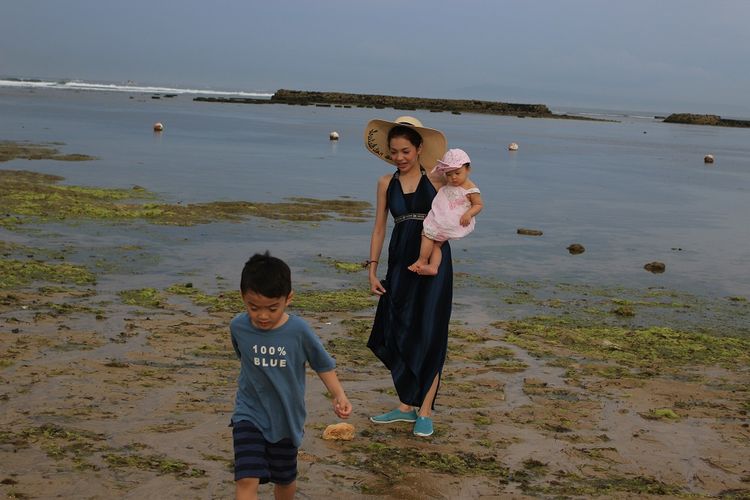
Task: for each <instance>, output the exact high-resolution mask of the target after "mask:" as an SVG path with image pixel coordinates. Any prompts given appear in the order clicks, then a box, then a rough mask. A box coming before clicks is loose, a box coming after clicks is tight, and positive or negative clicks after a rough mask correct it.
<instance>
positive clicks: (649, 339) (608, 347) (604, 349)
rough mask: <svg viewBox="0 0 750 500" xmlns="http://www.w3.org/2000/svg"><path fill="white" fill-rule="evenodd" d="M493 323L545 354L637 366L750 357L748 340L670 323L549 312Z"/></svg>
mask: <svg viewBox="0 0 750 500" xmlns="http://www.w3.org/2000/svg"><path fill="white" fill-rule="evenodd" d="M493 325H494V326H497V327H499V328H504V329H505V330H506V331H507V332H508V335H507V336H506V339H505V340H507V341H508V342H511V343H514V344H516V345H519V346H520V347H523V348H525V349H528V350H530V351H531V352H535V353H537V354H542V355H545V354H546V355H549V354H552V352H554V351H558V350H560V349H565V350H569V351H572V352H574V353H576V354H579V355H582V356H584V357H587V358H590V359H596V360H613V361H617V362H620V363H622V364H624V365H626V366H630V367H634V368H653V367H677V366H680V365H704V366H705V365H722V366H729V367H732V366H742V365H743V364H748V363H750V340H747V339H742V338H735V337H716V336H712V335H708V334H705V333H697V332H688V331H679V330H674V329H672V328H668V327H648V328H630V327H625V326H610V325H602V324H594V325H581V324H578V323H576V322H574V321H572V320H570V319H563V318H551V317H532V318H527V319H524V320H516V321H505V322H502V321H501V322H496V323H494V324H493Z"/></svg>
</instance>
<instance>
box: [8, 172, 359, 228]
mask: <svg viewBox="0 0 750 500" xmlns="http://www.w3.org/2000/svg"><path fill="white" fill-rule="evenodd" d="M62 180H63V178H62V177H59V176H56V175H49V174H39V173H35V172H28V171H23V170H0V212H2V213H3V214H5V216H4V217H2V218H0V226H5V227H14V226H16V225H18V224H23V223H24V222H30V221H38V222H47V221H53V220H54V221H64V220H79V219H93V220H133V219H141V220H145V221H147V222H150V223H152V224H168V225H178V226H192V225H196V224H207V223H210V222H215V221H221V220H226V221H239V220H242V219H243V218H246V217H249V216H252V217H262V218H266V219H274V220H286V221H294V222H320V221H326V220H340V221H345V222H364V221H367V220H369V218H370V213H369V211H370V208H371V206H372V205H371V204H370V203H369V202H366V201H356V200H349V199H334V200H318V199H313V198H287V199H286V201H283V202H277V203H270V202H268V203H261V202H258V203H255V202H247V201H216V202H208V203H195V204H185V205H183V204H168V203H158V202H154V201H151V202H148V203H134V201H136V200H153V199H154V198H155V195H154V194H153V193H150V192H148V191H146V190H145V189H144V188H142V187H139V186H135V187H133V188H132V189H105V188H93V187H81V186H66V185H60V184H59V182H60V181H62ZM126 201H130V203H126Z"/></svg>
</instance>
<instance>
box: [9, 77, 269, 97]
mask: <svg viewBox="0 0 750 500" xmlns="http://www.w3.org/2000/svg"><path fill="white" fill-rule="evenodd" d="M0 87H17V88H48V89H62V90H65V89H67V90H93V91H104V92H131V93H142V94H197V95H215V96H234V97H271V96H272V95H273V94H272V93H267V92H244V91H231V90H211V89H191V88H177V87H159V86H144V85H138V84H135V83H132V84H117V83H96V82H86V81H81V80H71V81H58V82H52V81H40V80H22V79H18V80H16V79H13V80H4V79H0Z"/></svg>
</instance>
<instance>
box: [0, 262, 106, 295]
mask: <svg viewBox="0 0 750 500" xmlns="http://www.w3.org/2000/svg"><path fill="white" fill-rule="evenodd" d="M37 281H44V282H48V283H73V284H76V285H92V284H94V283H96V276H94V275H93V274H92V273H91V272H90V271H89V270H88V269H86V268H85V267H83V266H77V265H73V264H48V263H46V262H39V261H36V260H17V259H0V289H2V288H17V287H23V286H26V285H29V284H31V283H33V282H37Z"/></svg>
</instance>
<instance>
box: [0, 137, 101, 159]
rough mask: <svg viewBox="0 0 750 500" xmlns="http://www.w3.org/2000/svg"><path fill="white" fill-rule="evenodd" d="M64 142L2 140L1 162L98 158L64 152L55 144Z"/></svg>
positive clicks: (0, 147)
mask: <svg viewBox="0 0 750 500" xmlns="http://www.w3.org/2000/svg"><path fill="white" fill-rule="evenodd" d="M59 145H64V144H63V143H57V142H56V143H45V144H33V143H30V142H26V141H20V142H18V141H0V162H4V161H10V160H15V159H21V160H59V161H89V160H96V159H97V158H96V157H94V156H89V155H83V154H62V153H60V150H59V149H58V148H56V147H54V146H59Z"/></svg>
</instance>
